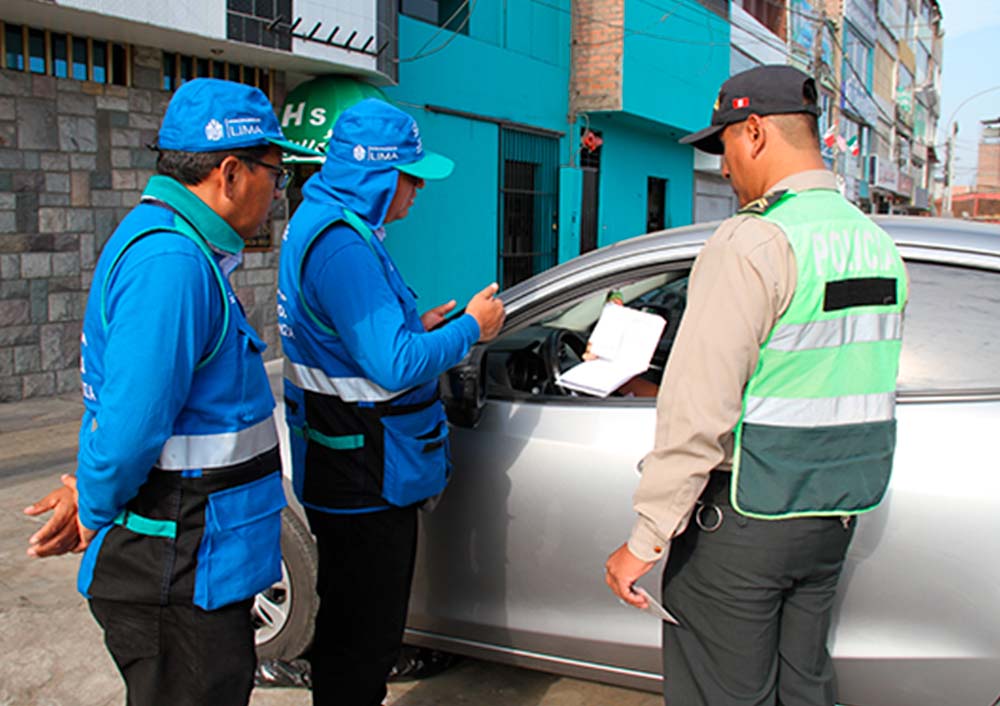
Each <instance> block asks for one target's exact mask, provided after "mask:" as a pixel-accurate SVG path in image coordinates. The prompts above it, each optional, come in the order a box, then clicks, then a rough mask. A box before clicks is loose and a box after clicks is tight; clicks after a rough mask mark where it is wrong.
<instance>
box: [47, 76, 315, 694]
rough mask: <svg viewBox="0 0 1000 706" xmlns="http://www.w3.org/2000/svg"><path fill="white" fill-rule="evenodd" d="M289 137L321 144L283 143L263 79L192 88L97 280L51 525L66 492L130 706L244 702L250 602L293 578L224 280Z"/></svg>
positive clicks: (244, 329)
mask: <svg viewBox="0 0 1000 706" xmlns="http://www.w3.org/2000/svg"><path fill="white" fill-rule="evenodd" d="M222 125H225V126H226V128H225V129H223V128H222ZM283 149H284V150H288V151H294V152H299V153H304V154H310V155H315V153H312V152H310V151H308V150H303V149H301V148H299V147H297V146H295V145H293V144H291V143H288V142H286V141H285V140H284V138H283V136H282V134H281V130H280V128H279V127H278V122H277V119H276V117H275V115H274V112H273V109H272V107H271V105H270V103H268V101H267V98H266V97H265V96H264V94H263V93H262V92H260V91H259V90H258V89H256V88H251V87H248V86H244V85H241V84H237V83H230V82H228V81H219V80H215V79H195V80H193V81H189V82H188V83H186V84H184V85H183V86H182V87H181V88H179V89H178V90H177V91H176V92H175V93H174V95H173V98H172V99H171V101H170V104H169V106H168V107H167V112H166V115H165V116H164V118H163V124H162V125H161V128H160V132H159V139H158V151H159V153H160V154H159V159H158V162H157V171H158V172H159V174H157V175H156V176H154V177H152V178H151V179H150V181H149V184H148V185H147V186H146V189H145V191H144V192H143V195H142V199H141V202H140V203H139V205H138V206H136V207H135V208H134V209H133V210H132V211H131V212H130V213H129V214H128V216H126V218H125V219H124V220H123V221H122V223H121V224H120V225H119V226H118V228H117V229H116V230H115V232H114V233H113V234H112V235H111V237H110V239H109V240H108V242H107V245H106V246H105V247H104V250H103V252H102V253H101V257H100V259H99V261H98V263H97V268H96V270H95V272H94V278H93V285H92V286H91V290H90V297H89V300H88V303H87V311H86V316H85V318H84V324H83V336H82V338H81V341H82V346H81V371H82V372H81V375H82V379H83V389H84V403H85V408H86V410H85V413H84V416H83V421H82V425H81V432H80V451H79V457H78V468H77V473H76V478H75V479H72V478H70V479H67V481H66V482H67V483H68V484H69V486H71V487H72V486H74V485H75V488H76V490H77V491H78V496H77V498H74V497H73V496H72V494H70V495H69V496H68V497H66V493H65V492H64V493H62V494H61V495H58V493H59V491H57V495H56V496H55V497H56V498H57V500H56V504H57V505H59V506H60V508H61V510H60V512H57V517H63V516H65V513H64V512H63V511H64V510H65V508H66V507H67V506H68V507H71V506H72V505H73V503H74V500H76V501H77V502H78V506H79V514H78V517H77V516H76V515H75V514H74V513H72V512H70V513H69V514H70V515H71V516H72V517H73V526H72V528H70V527H69V526H68V525H65V524H64V525H63V526H62V527H59V528H54V527H53V528H50V529H52V530H53V531H55V532H56V533H57V534H62V533H68V532H69V530H70V529H73V530H76V531H77V536H76V538H75V541H71V542H68V543H66V544H64V545H61V546H60V547H59V548H60V549H63V550H65V549H71V548H72V549H74V550H76V551H81V550H85V552H86V553H85V554H84V556H83V560H82V561H81V564H80V573H79V580H78V587H79V590H80V592H81V593H82V594H83V595H84V596H85V597H87V598H88V599H89V600H90V607H91V611H92V612H93V614H94V616H95V617H96V618H97V621H98V622H99V623H100V624H101V626H102V627H103V629H104V634H105V642H106V644H107V647H108V650H109V652H110V653H111V656H112V657H113V658H114V660H115V663H116V664H117V665H118V668H119V670H120V672H121V674H122V676H123V677H124V679H125V683H126V686H127V690H128V696H127V698H128V703H129V704H130V705H132V704H134V705H136V706H138V705H142V706H148V705H153V706H157V705H159V704H163V705H167V704H169V705H170V706H178V705H181V704H186V705H190V706H195V705H198V706H202V705H204V704H213V705H225V704H233V705H239V706H241V705H243V704H246V703H247V702H248V701H249V698H250V691H251V689H252V688H253V673H254V669H255V667H256V656H255V654H254V639H253V626H252V624H251V617H250V602H251V600H252V597H253V596H254V594H256V593H258V592H259V591H261V590H263V589H264V588H267V587H268V586H270V585H271V584H273V583H274V582H275V581H276V580H278V579H279V578H280V576H281V555H280V534H281V510H282V508H283V507H284V506H285V498H284V492H283V489H282V481H281V470H280V457H279V454H278V436H277V432H276V429H275V426H274V420H273V417H272V413H273V409H274V399H273V397H272V395H271V390H270V385H269V383H268V379H267V373H266V372H265V370H264V364H263V359H262V357H261V353H262V352H263V350H264V348H265V345H264V343H263V341H261V339H260V338H259V337H258V335H257V333H256V332H255V331H254V330H253V328H252V327H251V326H250V324H249V323H248V321H247V320H246V317H245V316H244V313H243V308H242V306H241V305H240V304H239V301H238V299H237V297H236V294H235V292H234V291H233V288H232V286H231V285H230V282H229V275H230V273H231V272H232V271H233V270H234V269H235V268H236V267H237V266H238V265H239V262H240V260H241V251H242V249H243V244H244V239H245V238H249V237H253V236H254V235H256V234H257V232H258V231H259V229H260V227H261V226H262V225H263V222H264V220H265V218H266V217H267V215H268V212H269V210H270V206H271V202H272V200H273V198H274V196H275V193H276V192H277V191H278V189H277V186H278V181H277V178H276V176H275V172H276V171H280V161H281V154H282V150H283ZM263 167H270V168H263ZM52 497H53V496H50V498H52ZM41 505H42V506H45V505H46V503H45V501H43V503H42V504H41ZM47 505H49V506H51V505H52V503H47ZM53 522H55V523H58V522H59V520H57V519H56V518H53V520H50V524H51V523H53ZM52 549H53V547H51V546H36V547H35V553H36V554H38V555H44V554H48V553H53V552H52V551H50V550H52Z"/></svg>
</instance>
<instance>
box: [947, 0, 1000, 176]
mask: <svg viewBox="0 0 1000 706" xmlns="http://www.w3.org/2000/svg"><path fill="white" fill-rule="evenodd" d="M938 4H939V6H940V7H941V14H942V16H943V25H944V32H945V35H944V50H943V52H944V54H943V57H942V77H941V116H940V118H939V122H938V135H937V144H938V146H939V147H940V149H939V150H938V155H939V157H940V158H941V159H942V160H943V159H944V155H945V150H944V149H943V145H944V143H945V141H946V140H947V139H948V127H947V123H948V122H949V118H950V119H951V120H954V122H956V123H958V136H957V138H956V140H957V149H956V151H955V154H956V161H955V166H954V170H955V171H954V174H955V183H956V184H974V183H975V176H976V170H975V167H976V149H977V145H978V143H979V135H980V132H981V127H982V126H981V125H980V124H979V121H980V120H985V119H988V118H1000V1H998V0H985V1H984V0H938ZM994 87H996V90H992V91H990V92H988V93H986V94H984V95H982V96H979V97H977V98H971V100H968V101H967V102H965V101H966V100H967V99H969V98H970V97H971V96H974V95H975V94H976V93H979V92H980V91H985V90H987V89H990V88H994ZM963 102H964V105H963ZM959 106H961V107H959ZM956 108H958V112H955V111H956ZM952 116H954V117H952Z"/></svg>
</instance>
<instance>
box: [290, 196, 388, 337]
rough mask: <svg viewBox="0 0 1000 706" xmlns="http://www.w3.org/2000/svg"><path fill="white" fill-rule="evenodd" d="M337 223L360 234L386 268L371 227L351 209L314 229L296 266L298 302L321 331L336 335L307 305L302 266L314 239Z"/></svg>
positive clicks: (343, 210)
mask: <svg viewBox="0 0 1000 706" xmlns="http://www.w3.org/2000/svg"><path fill="white" fill-rule="evenodd" d="M337 223H346V224H347V225H349V226H350V227H351V229H352V230H353V231H355V232H356V233H357V234H358V235H360V236H361V239H362V240H364V241H365V245H367V246H368V249H369V250H371V251H372V255H374V256H375V259H376V260H378V261H379V263H380V264H381V265H382V269H383V271H385V270H386V267H385V262H383V261H382V258H381V257H380V256H379V254H378V252H377V251H376V250H375V246H374V245H372V237H373V236H374V233H372V231H371V228H369V227H368V226H367V224H365V222H364V221H362V220H361V219H360V218H359V217H358V215H357V214H356V213H354V212H353V211H348V210H347V209H346V208H345V209H342V210H341V215H339V216H337V217H336V218H333V219H330V220H329V221H328V222H327V223H325V224H324V225H323V226H322V227H321V228H317V229H316V235H314V236H313V237H312V239H311V240H310V241H309V243H308V244H307V245H306V247H305V250H303V251H302V259H301V260H300V261H299V268H298V270H299V271H298V273H297V278H298V283H297V284H298V290H299V304H301V305H302V309H303V310H304V311H305V312H306V315H307V316H308V317H309V318H310V319H312V322H313V323H314V324H316V326H318V327H319V329H320V330H321V331H324V332H326V333H328V334H329V335H331V336H336V335H338V334H337V332H336V331H335V330H334V329H333V328H332V327H331V326H328V325H327V324H325V323H323V322H322V321H320V319H319V317H318V316H316V313H315V312H314V311H313V310H312V309H310V308H309V305H308V304H307V303H306V295H305V288H304V287H303V286H302V268H303V267H304V266H305V264H306V255H307V254H308V253H309V250H310V249H311V248H312V246H313V243H314V242H315V241H316V239H317V238H319V236H321V235H322V234H323V233H325V232H326V231H327V229H328V228H330V227H331V226H334V225H336V224H337ZM388 276H389V273H388V271H386V277H388Z"/></svg>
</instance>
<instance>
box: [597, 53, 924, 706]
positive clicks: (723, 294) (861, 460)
mask: <svg viewBox="0 0 1000 706" xmlns="http://www.w3.org/2000/svg"><path fill="white" fill-rule="evenodd" d="M818 115H819V109H818V107H817V105H816V85H815V83H814V81H813V79H812V78H809V77H808V76H806V75H805V74H803V73H802V72H801V71H799V70H797V69H795V68H792V67H789V66H762V67H758V68H755V69H751V70H750V71H746V72H744V73H741V74H737V75H736V76H733V77H732V78H730V79H729V80H728V81H726V82H725V83H724V84H723V85H722V88H721V90H720V91H719V95H718V100H717V102H716V104H715V110H714V112H713V114H712V121H711V125H710V126H709V127H708V128H706V129H704V130H701V131H700V132H697V133H695V134H693V135H690V136H688V137H685V138H684V139H683V140H682V142H685V143H690V144H693V145H694V146H695V147H697V148H699V149H701V150H703V151H706V152H708V153H710V154H721V155H722V174H723V176H725V177H727V178H728V179H729V180H730V182H731V184H732V187H733V190H734V191H735V192H736V195H737V197H738V200H739V202H740V206H741V210H740V212H739V213H738V214H737V215H736V216H734V217H733V218H730V219H728V220H726V221H724V222H723V223H722V225H720V226H719V228H718V229H717V230H716V232H715V233H714V234H713V235H712V237H711V238H709V240H708V242H707V243H706V245H705V247H704V249H703V250H702V252H701V254H700V255H699V256H698V259H697V261H696V262H695V265H694V269H693V270H692V273H691V281H690V286H689V293H688V305H687V310H686V312H685V314H684V318H683V320H682V323H681V326H680V330H679V332H678V336H677V340H676V343H675V344H674V349H673V351H672V352H671V355H670V360H669V363H668V365H667V369H666V371H665V373H664V378H663V384H662V386H661V389H660V393H659V398H658V406H657V425H656V440H655V447H654V449H653V451H652V452H650V453H649V455H648V456H647V457H646V458H645V462H644V464H643V473H642V479H641V481H640V484H639V488H638V490H637V491H636V493H635V498H634V507H635V510H636V512H637V513H638V518H637V520H636V523H635V525H634V528H633V530H632V534H631V537H630V538H629V540H628V542H627V543H626V544H624V545H623V546H622V547H620V548H619V549H618V550H616V551H615V552H614V553H613V554H612V555H611V557H610V558H609V559H608V562H607V566H606V570H607V575H606V580H607V583H608V585H609V586H610V587H611V589H612V590H613V591H614V592H615V593H616V594H617V595H618V596H619V597H620V598H622V599H623V600H625V601H627V602H629V603H631V604H633V605H636V606H639V607H644V606H645V604H646V600H645V599H644V598H643V597H642V596H640V595H638V594H637V593H636V592H634V591H633V590H632V584H633V583H634V581H635V580H636V579H637V578H639V577H640V576H641V575H643V574H644V573H646V572H647V571H649V570H650V569H651V568H652V567H653V566H654V565H655V563H656V562H657V561H658V560H660V559H665V558H667V556H668V553H669V562H668V563H667V565H666V571H665V573H664V577H663V585H664V588H663V600H664V604H665V607H666V608H667V609H668V610H669V611H671V612H672V613H673V614H674V615H675V616H676V617H677V618H678V620H679V622H680V625H679V626H674V625H671V624H668V623H664V629H663V651H664V683H665V686H664V692H665V698H666V702H667V703H668V704H671V705H674V704H683V705H684V706H698V705H708V706H744V705H746V706H749V705H750V704H755V705H756V704H772V705H773V704H775V703H779V704H786V705H795V706H800V705H801V706H813V705H815V706H821V705H822V706H832V705H833V704H834V703H835V701H836V694H835V691H834V681H833V665H832V662H831V659H830V655H829V653H828V651H827V647H826V639H827V633H828V630H829V627H830V612H831V608H832V605H833V600H834V594H835V591H836V588H837V581H838V578H839V576H840V573H841V569H842V566H843V562H844V556H845V553H846V551H847V547H848V544H849V543H850V541H851V537H852V534H853V532H854V526H855V521H854V519H853V518H854V516H855V515H857V514H860V513H863V512H867V511H869V510H871V509H873V508H874V507H876V506H877V505H878V504H879V502H880V501H881V499H882V497H883V494H884V493H885V490H886V486H887V484H888V481H889V474H890V471H891V467H892V455H893V449H894V446H895V416H894V406H895V397H894V395H895V382H896V371H897V368H898V362H899V350H900V337H901V331H902V327H901V326H902V311H903V306H904V304H905V302H906V297H907V278H906V273H905V270H904V268H903V263H902V261H901V260H900V257H899V254H898V253H897V252H896V249H895V247H894V245H893V243H892V241H891V239H890V238H889V236H888V235H886V233H885V232H884V231H882V230H881V229H880V228H878V227H877V226H876V225H875V224H874V223H872V221H871V220H869V219H868V218H867V217H866V216H865V215H863V214H862V213H861V212H860V211H858V209H856V208H855V207H854V206H853V205H851V204H850V203H849V202H848V201H846V200H845V199H844V198H843V196H841V194H840V193H839V192H838V190H837V183H836V180H835V177H834V175H833V174H832V173H830V172H829V171H827V170H826V169H825V167H824V164H823V160H822V157H821V155H820V151H819V138H818V129H817V116H818Z"/></svg>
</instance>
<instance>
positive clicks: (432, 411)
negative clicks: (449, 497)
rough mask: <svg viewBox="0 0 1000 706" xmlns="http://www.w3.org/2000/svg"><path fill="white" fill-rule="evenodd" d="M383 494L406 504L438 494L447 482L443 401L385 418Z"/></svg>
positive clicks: (446, 438)
mask: <svg viewBox="0 0 1000 706" xmlns="http://www.w3.org/2000/svg"><path fill="white" fill-rule="evenodd" d="M381 421H382V428H383V445H384V453H385V466H384V470H383V478H382V497H384V498H385V499H386V500H387V501H389V502H390V503H392V504H393V505H398V506H400V507H405V506H407V505H412V504H413V503H416V502H420V501H421V500H425V499H427V498H429V497H431V496H433V495H437V494H438V493H440V492H441V491H442V490H444V487H445V485H446V484H447V482H448V475H449V472H450V462H449V457H448V422H447V420H446V419H445V415H444V408H443V407H442V405H440V404H433V405H431V406H430V407H427V408H425V409H422V410H420V411H417V412H411V413H410V414H387V415H385V416H383V417H382V420H381Z"/></svg>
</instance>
